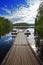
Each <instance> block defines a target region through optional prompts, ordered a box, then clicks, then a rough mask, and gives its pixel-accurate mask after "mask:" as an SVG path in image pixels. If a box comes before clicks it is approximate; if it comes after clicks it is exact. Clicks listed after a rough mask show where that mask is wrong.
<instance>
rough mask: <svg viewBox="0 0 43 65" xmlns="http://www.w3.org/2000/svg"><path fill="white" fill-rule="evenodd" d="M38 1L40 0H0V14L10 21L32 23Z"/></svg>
mask: <svg viewBox="0 0 43 65" xmlns="http://www.w3.org/2000/svg"><path fill="white" fill-rule="evenodd" d="M40 2H41V1H40V0H36V1H35V0H0V16H2V17H5V18H8V19H9V20H10V21H11V22H12V23H16V22H17V23H18V22H27V23H34V20H35V17H36V15H37V12H38V11H37V9H38V8H39V5H40ZM33 13H34V14H33Z"/></svg>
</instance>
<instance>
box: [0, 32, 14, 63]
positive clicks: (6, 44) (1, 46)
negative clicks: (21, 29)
mask: <svg viewBox="0 0 43 65" xmlns="http://www.w3.org/2000/svg"><path fill="white" fill-rule="evenodd" d="M14 41H15V38H14V39H13V38H12V36H11V33H9V34H6V35H4V36H2V37H1V38H0V63H1V62H2V60H3V59H4V57H5V55H6V54H7V52H8V51H9V49H10V47H11V46H12V44H13V42H14Z"/></svg>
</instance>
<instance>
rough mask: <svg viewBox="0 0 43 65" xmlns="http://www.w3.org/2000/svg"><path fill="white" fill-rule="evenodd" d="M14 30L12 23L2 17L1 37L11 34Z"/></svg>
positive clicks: (0, 24)
mask: <svg viewBox="0 0 43 65" xmlns="http://www.w3.org/2000/svg"><path fill="white" fill-rule="evenodd" d="M11 30H12V23H11V22H10V21H9V20H8V19H5V18H3V17H0V36H2V35H4V34H6V33H9V32H10V31H11Z"/></svg>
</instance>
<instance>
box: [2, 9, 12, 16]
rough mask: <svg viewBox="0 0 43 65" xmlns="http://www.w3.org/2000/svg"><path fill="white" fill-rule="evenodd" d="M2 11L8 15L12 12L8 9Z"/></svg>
mask: <svg viewBox="0 0 43 65" xmlns="http://www.w3.org/2000/svg"><path fill="white" fill-rule="evenodd" d="M1 9H2V10H4V11H5V12H6V13H8V14H9V15H10V14H11V10H9V9H7V8H1Z"/></svg>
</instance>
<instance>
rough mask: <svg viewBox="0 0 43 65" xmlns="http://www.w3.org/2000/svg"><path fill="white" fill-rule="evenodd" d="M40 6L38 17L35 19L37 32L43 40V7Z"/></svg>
mask: <svg viewBox="0 0 43 65" xmlns="http://www.w3.org/2000/svg"><path fill="white" fill-rule="evenodd" d="M42 4H43V3H42ZM42 4H41V5H40V6H41V7H39V12H38V15H37V16H36V19H35V31H36V32H37V33H38V35H39V36H40V37H41V38H43V5H42Z"/></svg>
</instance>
